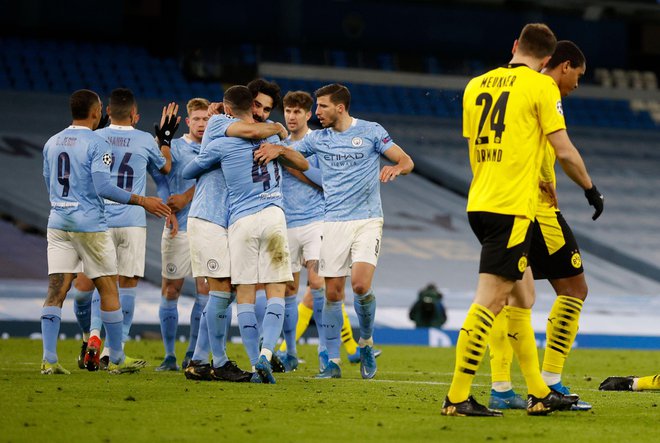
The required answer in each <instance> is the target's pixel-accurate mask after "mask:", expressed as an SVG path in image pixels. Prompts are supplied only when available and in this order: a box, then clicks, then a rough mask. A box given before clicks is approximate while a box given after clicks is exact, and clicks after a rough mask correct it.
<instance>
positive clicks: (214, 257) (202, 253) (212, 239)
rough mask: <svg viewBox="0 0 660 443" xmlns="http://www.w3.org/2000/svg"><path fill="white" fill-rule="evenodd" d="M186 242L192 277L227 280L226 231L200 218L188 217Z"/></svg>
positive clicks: (228, 273) (229, 268)
mask: <svg viewBox="0 0 660 443" xmlns="http://www.w3.org/2000/svg"><path fill="white" fill-rule="evenodd" d="M188 242H189V243H190V249H189V254H190V264H191V268H192V275H193V277H195V278H197V277H210V278H228V277H229V276H230V275H231V274H230V271H231V266H230V265H229V243H228V241H227V229H225V228H223V227H222V226H220V225H216V224H215V223H212V222H210V221H207V220H203V219H201V218H195V217H188Z"/></svg>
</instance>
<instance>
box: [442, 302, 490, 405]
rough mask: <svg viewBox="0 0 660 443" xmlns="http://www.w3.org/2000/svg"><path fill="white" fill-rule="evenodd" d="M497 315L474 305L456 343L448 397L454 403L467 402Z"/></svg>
mask: <svg viewBox="0 0 660 443" xmlns="http://www.w3.org/2000/svg"><path fill="white" fill-rule="evenodd" d="M494 319H495V315H493V313H492V312H490V310H489V309H487V308H485V307H483V306H481V305H478V304H476V303H472V305H471V306H470V310H469V311H468V314H467V317H465V321H464V322H463V327H462V328H461V330H460V332H459V334H458V341H457V342H456V365H455V366H454V377H453V378H452V380H451V386H449V392H448V393H447V397H449V401H451V402H452V403H460V402H462V401H465V400H467V398H468V396H469V395H470V388H471V387H472V380H473V379H474V375H475V374H476V373H477V369H478V368H479V364H481V360H483V358H484V354H485V353H486V345H487V344H488V336H489V335H490V330H491V328H492V327H493V320H494Z"/></svg>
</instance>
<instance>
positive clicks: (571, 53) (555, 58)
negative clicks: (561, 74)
mask: <svg viewBox="0 0 660 443" xmlns="http://www.w3.org/2000/svg"><path fill="white" fill-rule="evenodd" d="M564 62H569V63H570V64H571V68H579V67H580V66H584V63H585V62H586V59H585V58H584V54H583V53H582V51H580V48H578V47H577V45H576V44H575V43H573V42H572V41H570V40H560V41H558V42H557V47H556V48H555V52H554V54H552V57H550V61H549V62H548V65H547V67H548V68H549V69H553V68H556V67H557V66H559V65H560V64H562V63H564Z"/></svg>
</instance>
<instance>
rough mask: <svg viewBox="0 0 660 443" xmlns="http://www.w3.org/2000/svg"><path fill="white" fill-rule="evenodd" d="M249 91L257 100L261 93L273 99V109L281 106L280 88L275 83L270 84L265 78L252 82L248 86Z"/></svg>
mask: <svg viewBox="0 0 660 443" xmlns="http://www.w3.org/2000/svg"><path fill="white" fill-rule="evenodd" d="M247 87H248V89H249V90H250V92H251V93H252V98H253V99H254V98H257V95H258V94H259V93H260V92H261V93H263V94H266V95H267V96H269V97H270V98H272V99H273V108H276V107H278V106H279V104H280V99H281V96H280V93H281V92H280V87H279V86H278V85H277V83H275V82H269V81H268V80H264V79H263V78H257V79H255V80H252V81H251V82H250V83H248V84H247Z"/></svg>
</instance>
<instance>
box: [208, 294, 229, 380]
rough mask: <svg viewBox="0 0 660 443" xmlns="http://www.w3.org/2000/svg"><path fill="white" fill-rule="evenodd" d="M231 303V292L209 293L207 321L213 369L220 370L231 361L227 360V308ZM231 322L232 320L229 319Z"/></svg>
mask: <svg viewBox="0 0 660 443" xmlns="http://www.w3.org/2000/svg"><path fill="white" fill-rule="evenodd" d="M230 303H231V294H230V293H229V292H221V291H211V292H209V303H208V305H206V316H207V318H206V321H207V324H208V329H209V338H210V340H211V353H213V367H214V368H218V367H220V366H222V365H224V364H225V363H227V361H228V360H229V359H228V358H227V308H228V307H229V304H230ZM229 320H230V321H231V319H229Z"/></svg>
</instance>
